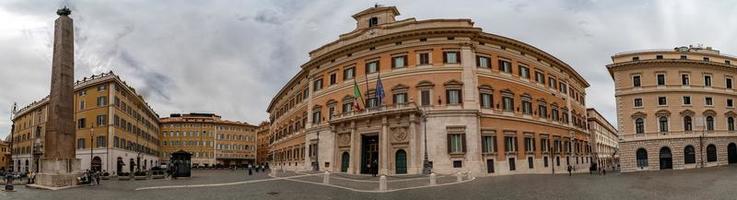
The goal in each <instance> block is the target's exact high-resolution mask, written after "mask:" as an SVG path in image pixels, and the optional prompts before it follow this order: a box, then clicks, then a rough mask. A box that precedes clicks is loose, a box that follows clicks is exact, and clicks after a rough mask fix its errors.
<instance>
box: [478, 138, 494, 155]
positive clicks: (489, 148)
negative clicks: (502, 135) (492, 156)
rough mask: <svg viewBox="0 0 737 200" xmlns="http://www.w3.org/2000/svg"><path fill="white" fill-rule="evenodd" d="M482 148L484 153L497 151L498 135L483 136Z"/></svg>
mask: <svg viewBox="0 0 737 200" xmlns="http://www.w3.org/2000/svg"><path fill="white" fill-rule="evenodd" d="M492 134H493V133H492ZM481 148H482V149H481V150H482V152H484V153H496V136H489V135H485V136H481Z"/></svg>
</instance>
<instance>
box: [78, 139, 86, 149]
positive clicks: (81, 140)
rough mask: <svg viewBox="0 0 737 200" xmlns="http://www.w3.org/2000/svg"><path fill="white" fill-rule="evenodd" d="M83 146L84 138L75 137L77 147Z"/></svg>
mask: <svg viewBox="0 0 737 200" xmlns="http://www.w3.org/2000/svg"><path fill="white" fill-rule="evenodd" d="M84 148H85V145H84V138H79V139H77V149H84Z"/></svg>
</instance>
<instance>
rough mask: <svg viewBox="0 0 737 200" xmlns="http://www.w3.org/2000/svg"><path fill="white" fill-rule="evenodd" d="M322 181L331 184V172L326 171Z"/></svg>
mask: <svg viewBox="0 0 737 200" xmlns="http://www.w3.org/2000/svg"><path fill="white" fill-rule="evenodd" d="M322 183H323V184H330V172H328V171H325V175H324V176H322Z"/></svg>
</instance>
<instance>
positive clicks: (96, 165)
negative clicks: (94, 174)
mask: <svg viewBox="0 0 737 200" xmlns="http://www.w3.org/2000/svg"><path fill="white" fill-rule="evenodd" d="M92 170H94V171H98V172H99V171H101V170H102V159H100V157H99V156H95V157H94V158H92Z"/></svg>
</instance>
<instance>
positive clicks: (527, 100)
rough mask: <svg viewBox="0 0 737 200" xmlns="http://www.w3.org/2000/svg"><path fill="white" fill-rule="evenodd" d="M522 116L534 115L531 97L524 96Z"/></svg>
mask: <svg viewBox="0 0 737 200" xmlns="http://www.w3.org/2000/svg"><path fill="white" fill-rule="evenodd" d="M522 114H525V115H532V98H531V97H530V95H527V94H525V95H522Z"/></svg>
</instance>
